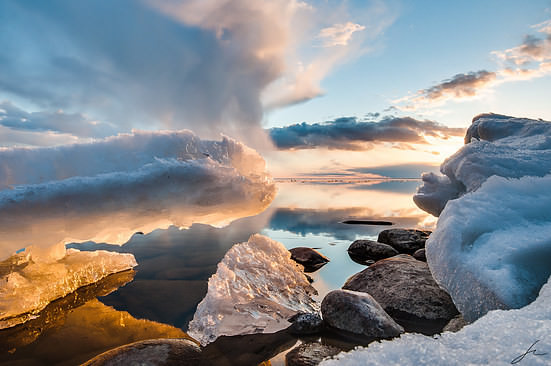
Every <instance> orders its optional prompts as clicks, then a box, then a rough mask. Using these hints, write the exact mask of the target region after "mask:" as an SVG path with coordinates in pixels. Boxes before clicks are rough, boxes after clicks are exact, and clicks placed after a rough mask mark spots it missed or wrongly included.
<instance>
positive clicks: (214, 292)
mask: <svg viewBox="0 0 551 366" xmlns="http://www.w3.org/2000/svg"><path fill="white" fill-rule="evenodd" d="M314 293H315V290H314V288H313V287H312V286H311V285H310V283H309V282H308V280H307V279H306V276H305V275H304V273H303V272H302V266H300V265H299V264H297V263H295V262H294V261H293V260H291V254H290V253H289V251H288V250H287V249H286V248H285V247H284V246H283V244H281V243H279V242H277V241H274V240H271V239H270V238H268V237H265V236H262V235H259V234H255V235H253V236H251V237H250V239H249V241H248V242H245V243H240V244H236V245H234V246H233V247H232V248H231V249H230V250H229V251H228V252H227V253H226V255H225V256H224V258H223V259H222V261H221V262H220V263H219V264H218V268H217V271H216V273H215V274H214V275H213V276H212V277H211V278H210V279H209V283H208V292H207V295H206V296H205V298H204V299H203V300H202V301H201V303H199V305H198V306H197V310H196V312H195V315H194V317H193V320H192V321H191V322H190V324H189V331H188V333H189V334H190V335H191V336H192V337H193V338H195V339H197V340H198V341H199V342H201V344H202V345H206V344H208V343H210V342H212V341H214V340H215V339H216V338H218V337H219V336H221V335H240V334H251V333H273V332H277V331H279V330H281V329H285V328H287V327H288V326H289V325H290V323H289V322H288V321H287V319H288V318H290V317H291V316H292V315H294V314H295V313H297V312H314V311H318V310H319V305H318V304H317V303H315V302H314V301H313V300H312V299H311V295H313V294H314Z"/></svg>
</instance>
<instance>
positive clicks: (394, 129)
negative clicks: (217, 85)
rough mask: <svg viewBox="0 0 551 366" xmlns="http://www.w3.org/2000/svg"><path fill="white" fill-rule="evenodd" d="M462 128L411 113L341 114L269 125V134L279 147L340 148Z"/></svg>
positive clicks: (450, 132) (442, 135)
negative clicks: (372, 117) (365, 117)
mask: <svg viewBox="0 0 551 366" xmlns="http://www.w3.org/2000/svg"><path fill="white" fill-rule="evenodd" d="M464 132H465V131H464V129H462V128H450V127H446V126H444V125H441V124H439V123H437V122H434V121H419V120H416V119H414V118H411V117H386V118H383V119H382V120H381V121H378V122H371V121H369V122H368V121H359V120H358V119H357V118H356V117H342V118H337V119H335V120H333V121H329V122H325V123H314V124H307V123H300V124H294V125H290V126H286V127H280V128H272V129H270V130H269V133H270V136H271V138H272V140H273V141H274V143H275V145H276V146H277V147H278V148H279V149H313V148H318V147H325V148H329V149H342V150H367V149H370V148H372V147H373V144H376V143H381V142H390V143H396V144H397V146H398V147H400V146H401V144H404V143H417V144H419V143H421V144H424V143H427V141H426V140H425V138H424V136H433V137H439V138H448V137H449V136H463V134H464Z"/></svg>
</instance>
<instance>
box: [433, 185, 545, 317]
mask: <svg viewBox="0 0 551 366" xmlns="http://www.w3.org/2000/svg"><path fill="white" fill-rule="evenodd" d="M550 187H551V175H547V176H545V177H542V178H540V177H523V178H519V179H512V178H509V179H508V178H503V177H497V176H493V177H490V178H489V179H488V180H487V181H486V182H484V183H483V184H482V186H481V187H480V188H479V189H478V190H476V191H474V192H471V193H468V194H466V195H464V196H463V197H461V198H460V199H457V200H452V201H449V202H448V204H447V205H446V208H445V209H444V211H442V214H441V215H440V218H439V219H438V226H437V228H436V230H435V231H434V232H433V233H432V234H431V236H430V237H429V239H428V241H427V243H426V255H427V261H428V263H429V266H430V269H431V272H432V274H433V276H434V278H435V279H436V281H437V282H438V283H439V284H440V285H441V286H443V287H444V288H445V289H446V290H447V291H448V292H449V294H450V295H451V297H452V299H453V301H454V303H455V304H456V306H457V308H458V309H459V311H460V312H461V313H462V314H463V317H464V318H465V319H466V320H467V321H473V320H475V319H477V318H479V317H481V316H482V315H484V314H486V313H487V312H488V311H489V310H493V309H509V308H520V307H522V306H524V305H526V304H529V303H530V302H532V301H533V300H534V299H535V298H536V296H537V294H538V292H539V290H540V288H541V286H542V285H543V284H544V283H545V282H546V281H547V279H548V278H549V275H551V265H550V264H551V210H550V209H549V208H550V207H551V190H550V189H549V188H550Z"/></svg>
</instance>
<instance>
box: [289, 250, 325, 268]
mask: <svg viewBox="0 0 551 366" xmlns="http://www.w3.org/2000/svg"><path fill="white" fill-rule="evenodd" d="M289 252H291V259H292V260H294V261H295V262H297V263H299V264H302V265H303V266H304V272H314V271H317V270H318V269H320V268H321V267H323V266H324V265H325V264H327V262H329V258H327V257H326V256H324V255H323V254H321V253H320V252H318V251H317V250H315V249H312V248H306V247H297V248H293V249H289Z"/></svg>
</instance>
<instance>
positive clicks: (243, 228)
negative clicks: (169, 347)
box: [0, 180, 434, 365]
mask: <svg viewBox="0 0 551 366" xmlns="http://www.w3.org/2000/svg"><path fill="white" fill-rule="evenodd" d="M417 183H418V182H414V181H411V180H409V181H398V180H395V181H372V182H360V183H356V184H346V183H340V184H326V183H319V182H318V183H313V182H307V183H301V182H279V183H278V190H279V192H278V195H277V198H276V199H275V201H274V202H273V203H272V205H271V206H270V207H269V208H268V209H267V210H265V211H264V212H262V213H261V214H259V215H256V216H253V217H247V218H242V219H239V220H236V221H234V222H233V223H231V224H230V225H228V226H226V227H223V228H215V227H212V226H209V225H203V224H194V225H192V226H191V227H190V228H189V229H185V230H180V229H178V228H175V227H171V228H168V229H164V230H155V231H153V232H152V233H150V234H148V235H142V234H135V235H134V236H133V237H132V238H131V239H130V240H129V241H128V242H127V243H126V244H124V245H122V246H118V245H109V244H107V243H103V244H96V243H91V242H89V243H84V244H74V245H73V246H75V247H76V248H80V249H94V250H95V249H108V250H115V251H120V252H130V253H133V254H134V255H135V257H136V260H137V261H138V263H139V266H138V267H137V268H136V271H135V272H134V271H129V272H127V273H123V274H119V275H116V276H112V277H110V278H108V279H106V280H104V281H101V283H99V284H96V285H93V286H89V287H87V288H85V289H81V290H80V291H78V292H77V293H75V294H72V295H70V296H68V297H66V298H64V299H62V300H60V301H56V302H55V303H53V304H51V306H49V308H48V309H47V311H46V312H44V314H43V315H42V316H41V318H39V319H36V320H34V321H33V322H29V323H26V324H23V325H22V326H19V327H15V328H12V329H9V330H4V331H0V345H2V346H0V352H1V356H0V363H2V364H10V365H11V364H14V365H15V364H17V365H53V364H60V365H73V364H79V363H81V362H84V361H86V360H87V359H89V358H91V357H93V356H94V355H96V354H99V353H101V352H104V351H106V350H108V349H110V348H113V347H116V346H119V345H123V344H126V343H129V342H133V341H137V340H141V339H148V338H161V337H185V336H186V335H185V333H184V331H185V330H186V329H187V324H188V322H189V321H190V320H191V318H192V317H193V314H194V312H195V308H196V306H197V304H198V303H199V302H200V301H201V299H202V298H203V296H204V295H205V294H206V290H207V281H208V278H209V277H210V276H211V275H212V274H213V273H215V272H216V265H217V264H218V262H219V261H220V260H221V259H222V257H223V256H224V254H225V253H226V251H227V250H228V249H229V248H230V247H231V246H232V245H233V244H234V243H238V242H243V241H246V240H247V239H248V238H249V236H250V235H251V234H254V233H261V234H263V235H267V236H269V237H271V238H272V239H275V240H277V241H280V242H281V243H283V244H284V245H285V246H286V247H287V248H293V247H297V246H306V247H312V248H317V250H318V251H320V252H321V253H322V254H324V255H325V256H327V257H329V259H330V260H331V261H330V262H329V263H328V264H327V265H326V266H324V267H323V268H321V269H320V270H319V271H317V272H315V273H312V274H311V277H313V279H314V283H313V285H314V287H315V288H316V289H317V290H318V292H319V295H318V297H319V299H320V300H321V298H323V296H324V295H325V294H326V293H327V292H328V291H330V290H332V289H335V288H340V287H341V286H342V284H343V283H344V282H345V281H346V279H347V278H348V277H349V276H351V275H352V274H354V273H357V272H359V271H361V270H362V269H364V268H365V267H364V266H362V265H360V264H357V263H355V262H353V261H352V260H351V259H350V258H349V256H348V254H347V252H346V249H347V248H348V246H349V245H350V243H352V241H354V240H356V239H360V238H367V239H375V238H376V237H377V235H378V233H379V231H381V230H383V229H385V228H388V226H386V227H385V226H366V225H347V224H343V223H342V221H344V220H347V219H375V220H385V221H391V222H393V223H395V226H393V227H412V228H430V227H432V225H433V224H434V219H433V218H431V217H429V216H428V215H427V214H425V213H424V212H422V211H420V210H419V209H417V208H416V207H415V205H414V204H413V202H412V200H411V196H412V194H413V192H414V191H415V187H416V185H417ZM220 214H222V213H220ZM296 342H297V339H295V338H293V337H290V336H289V335H288V334H279V335H272V336H267V335H262V336H248V337H229V339H224V340H223V341H220V342H216V344H215V345H214V346H211V348H210V349H209V352H210V351H211V350H213V351H212V352H213V353H214V354H217V355H218V354H219V355H220V357H226V359H225V360H226V363H227V360H228V359H235V357H234V356H231V354H232V353H233V354H234V355H235V354H236V353H239V354H241V355H245V354H247V357H248V358H247V357H245V358H244V359H246V360H248V361H247V362H250V363H251V364H255V363H260V362H262V361H264V360H267V359H271V364H272V365H278V364H281V365H282V364H284V354H285V350H289V349H290V348H292V347H293V345H294V344H296ZM251 344H256V345H262V347H260V346H259V348H258V349H257V351H255V348H253V349H252V351H251V346H250V345H251ZM343 348H345V349H346V348H347V346H346V345H344V346H343ZM348 348H349V346H348ZM277 354H279V356H277ZM224 355H225V356H224ZM274 356H275V358H274ZM217 357H218V356H217ZM221 364H224V363H223V362H222V363H221Z"/></svg>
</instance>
